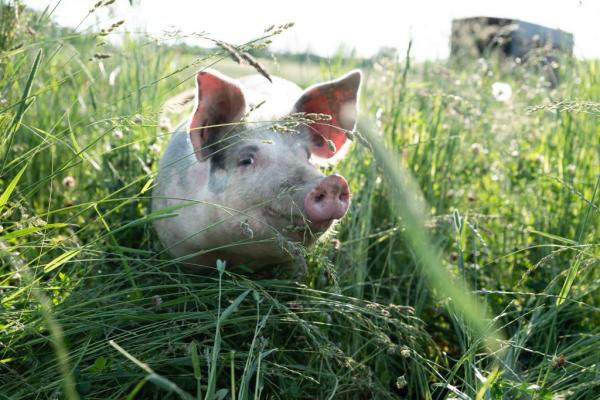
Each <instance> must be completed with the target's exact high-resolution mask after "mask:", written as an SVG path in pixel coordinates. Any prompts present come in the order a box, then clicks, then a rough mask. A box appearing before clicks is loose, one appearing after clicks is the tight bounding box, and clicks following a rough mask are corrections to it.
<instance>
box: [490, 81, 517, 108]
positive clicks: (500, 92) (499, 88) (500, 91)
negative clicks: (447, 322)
mask: <svg viewBox="0 0 600 400" xmlns="http://www.w3.org/2000/svg"><path fill="white" fill-rule="evenodd" d="M492 95H493V96H494V98H495V99H496V100H498V101H502V102H504V103H506V102H507V101H509V100H510V98H511V97H512V88H511V87H510V85H509V84H508V83H504V82H494V83H493V84H492Z"/></svg>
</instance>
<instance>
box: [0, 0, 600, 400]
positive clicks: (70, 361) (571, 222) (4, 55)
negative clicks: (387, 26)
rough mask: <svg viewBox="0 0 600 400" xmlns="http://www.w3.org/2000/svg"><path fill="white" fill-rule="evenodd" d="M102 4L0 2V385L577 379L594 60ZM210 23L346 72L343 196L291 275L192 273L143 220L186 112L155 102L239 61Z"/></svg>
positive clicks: (591, 280) (587, 386)
mask: <svg viewBox="0 0 600 400" xmlns="http://www.w3.org/2000/svg"><path fill="white" fill-rule="evenodd" d="M101 3H102V2H99V4H101ZM10 4H14V3H12V2H11V3H10ZM100 6H102V5H100ZM124 26H125V27H126V22H125V24H124ZM124 26H123V25H122V24H121V23H120V22H119V21H111V23H109V24H107V26H106V27H104V29H103V30H102V31H99V32H96V33H91V32H88V33H80V32H78V31H74V30H73V29H67V28H60V27H57V26H56V25H54V24H53V23H51V22H50V17H49V13H48V12H44V13H33V12H30V11H27V10H24V9H20V8H17V9H16V8H15V7H12V6H9V5H7V3H5V2H3V1H0V399H62V398H65V399H70V400H72V399H78V398H81V399H178V398H182V399H240V400H243V399H251V398H256V399H258V398H269V399H295V398H298V399H312V398H319V399H321V398H322V399H370V398H374V399H396V398H405V399H446V398H447V399H450V398H453V399H461V400H465V399H477V400H480V399H548V400H550V399H552V400H558V399H597V398H600V308H599V307H600V290H599V289H600V269H599V268H598V267H599V260H600V241H599V238H600V208H599V204H600V202H599V197H600V193H599V191H600V62H598V61H596V60H578V59H573V58H570V57H566V56H558V57H557V58H555V59H554V61H553V62H552V63H551V64H549V65H547V66H546V67H541V62H542V61H543V60H544V59H545V56H546V54H543V52H542V53H540V54H533V55H532V56H531V57H530V58H528V59H527V60H522V61H521V62H519V63H517V62H515V61H510V60H509V61H506V60H504V61H503V60H500V59H498V58H497V57H495V56H494V55H490V57H488V58H486V59H479V60H477V59H468V58H460V59H450V60H444V61H436V62H423V63H415V62H414V61H412V60H411V58H410V53H407V54H400V55H396V54H387V55H384V54H381V56H380V57H378V58H376V59H372V60H363V59H359V58H356V57H348V56H347V54H346V55H345V54H343V52H340V54H339V56H336V57H333V58H331V59H327V60H322V59H310V58H306V59H304V60H303V59H300V60H299V59H298V57H296V58H293V57H289V56H281V55H277V54H274V55H269V53H268V51H267V50H266V47H267V45H268V42H269V41H270V40H277V37H278V36H279V35H280V34H285V31H286V30H287V29H293V27H291V26H288V25H281V26H276V27H272V28H271V29H270V30H266V31H265V34H264V36H263V37H261V38H248V42H247V43H245V44H226V45H225V46H223V45H222V44H221V45H220V46H219V43H217V42H218V38H209V37H208V36H206V35H198V37H197V40H198V42H201V43H203V44H205V45H206V44H211V43H212V45H213V46H212V47H211V48H212V50H199V49H198V48H194V47H189V46H183V45H181V44H177V42H178V38H179V33H178V32H167V33H165V34H164V35H163V36H162V37H149V36H145V35H141V36H132V35H128V34H125V33H123V31H124ZM265 28H266V27H265ZM114 35H118V36H119V37H120V38H121V44H120V45H119V46H115V45H112V44H110V43H109V42H108V41H107V38H108V37H111V36H114ZM107 42H108V43H107ZM228 46H229V47H231V46H233V48H234V49H236V50H239V51H249V52H250V53H252V54H257V57H258V60H259V62H260V64H261V65H263V67H264V68H265V69H266V70H267V71H268V72H269V73H271V74H274V75H280V76H284V77H286V78H288V79H291V80H294V81H296V82H297V83H299V84H300V85H303V86H306V85H308V84H312V83H314V82H318V81H322V80H326V79H332V78H335V77H338V76H340V75H341V74H343V73H345V72H347V71H349V70H350V69H352V68H356V67H360V68H362V69H363V72H364V74H365V76H364V83H363V86H362V94H361V104H360V109H361V111H360V113H361V120H360V122H359V124H358V129H357V132H355V134H354V143H353V144H352V148H351V149H350V153H349V156H348V157H346V158H345V159H344V160H342V161H341V162H340V163H339V164H337V165H335V166H333V167H328V168H330V169H331V170H335V171H338V172H340V173H341V174H342V175H344V176H345V177H346V178H347V179H348V182H349V185H350V187H351V190H352V192H353V200H352V205H351V208H350V210H349V213H348V215H347V216H346V217H345V218H344V219H343V220H342V221H341V222H340V223H339V224H338V225H337V226H336V228H335V231H334V232H332V233H331V235H329V237H327V238H326V239H325V240H322V241H320V242H319V243H318V244H317V245H316V246H315V247H313V248H310V249H306V250H305V258H306V259H307V261H308V264H309V272H310V275H309V278H308V281H307V282H290V281H283V280H263V281H257V280H252V279H249V278H248V277H245V276H241V275H237V274H234V273H231V272H230V271H228V269H227V266H226V265H224V266H223V265H221V267H224V268H221V269H220V271H219V272H218V273H215V274H214V275H210V276H198V275H191V274H189V273H186V272H185V271H183V270H181V268H180V266H179V265H178V264H177V262H176V260H173V259H172V258H171V257H170V256H169V255H168V253H166V251H165V249H164V248H163V247H162V245H161V244H160V242H159V241H158V239H157V238H156V234H155V233H154V232H153V229H152V226H151V222H152V220H153V219H155V218H163V217H165V215H161V214H160V213H151V211H150V195H151V190H152V186H153V178H154V177H155V173H156V169H157V165H158V160H159V159H160V155H161V152H162V150H163V149H164V146H165V145H166V142H167V140H168V138H169V134H170V133H171V129H172V126H174V125H175V124H177V123H178V122H179V121H178V119H182V118H184V117H185V115H168V116H166V115H165V114H164V112H163V105H164V103H165V102H166V101H167V100H168V99H170V98H172V97H173V96H176V95H178V94H179V93H181V92H183V91H185V90H187V89H189V88H190V87H192V85H193V76H194V74H195V72H196V71H198V70H200V69H203V68H208V67H211V68H216V69H219V70H221V71H223V72H224V73H227V74H230V75H232V76H240V75H243V74H247V73H255V72H256V71H255V69H254V68H253V67H252V66H251V65H238V64H236V63H235V62H234V61H232V60H231V58H230V50H227V48H228ZM259 56H260V57H259ZM554 78H557V80H555V79H554ZM556 82H557V83H556ZM167 117H168V118H167Z"/></svg>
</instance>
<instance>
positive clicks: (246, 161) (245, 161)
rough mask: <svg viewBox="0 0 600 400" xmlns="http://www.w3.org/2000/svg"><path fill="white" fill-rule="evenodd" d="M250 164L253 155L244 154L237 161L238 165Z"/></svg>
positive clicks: (252, 160) (245, 165)
mask: <svg viewBox="0 0 600 400" xmlns="http://www.w3.org/2000/svg"><path fill="white" fill-rule="evenodd" d="M252 164H254V156H253V155H247V156H244V157H242V158H241V159H240V161H239V162H238V165H239V166H240V167H248V166H250V165H252Z"/></svg>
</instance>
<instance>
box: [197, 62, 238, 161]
mask: <svg viewBox="0 0 600 400" xmlns="http://www.w3.org/2000/svg"><path fill="white" fill-rule="evenodd" d="M196 88H197V92H196V107H195V109H194V114H193V115H192V118H191V120H190V126H189V132H190V140H191V141H192V146H193V147H194V153H195V154H196V158H198V160H199V161H203V160H206V159H207V158H209V157H210V156H211V155H212V154H214V153H215V152H217V151H218V150H219V148H220V147H221V146H219V143H220V141H221V140H222V139H223V138H224V136H225V135H226V134H227V133H228V132H229V131H231V130H232V129H233V128H234V127H235V125H230V124H235V123H236V122H239V121H240V120H241V118H242V117H243V116H244V113H245V112H246V100H245V98H244V93H243V91H242V88H241V87H240V86H239V85H238V84H237V83H236V82H235V81H234V80H233V79H231V78H229V77H227V76H225V75H223V74H221V73H219V72H217V71H214V70H205V71H200V72H198V74H197V75H196ZM224 124H225V125H224ZM215 125H224V126H215Z"/></svg>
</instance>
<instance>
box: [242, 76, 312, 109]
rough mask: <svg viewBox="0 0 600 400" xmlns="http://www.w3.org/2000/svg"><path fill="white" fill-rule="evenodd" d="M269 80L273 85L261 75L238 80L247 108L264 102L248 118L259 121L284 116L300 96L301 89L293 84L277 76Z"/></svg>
mask: <svg viewBox="0 0 600 400" xmlns="http://www.w3.org/2000/svg"><path fill="white" fill-rule="evenodd" d="M271 79H272V80H273V83H271V82H269V81H268V80H267V79H266V78H265V77H264V76H262V75H249V76H244V77H242V78H240V79H238V81H239V82H240V84H241V85H242V87H243V89H244V95H245V97H246V104H247V105H248V107H249V108H251V107H255V106H256V105H257V104H260V103H262V102H263V101H264V104H262V105H261V106H260V107H259V108H258V109H256V110H255V111H254V112H253V113H251V114H250V118H253V119H257V120H260V119H271V118H272V117H281V116H284V115H286V114H287V113H289V112H290V111H291V110H292V108H293V107H294V104H295V103H296V100H298V99H299V98H300V96H301V95H302V89H300V87H299V86H298V85H296V84H295V83H293V82H290V81H288V80H286V79H283V78H280V77H278V76H271Z"/></svg>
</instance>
